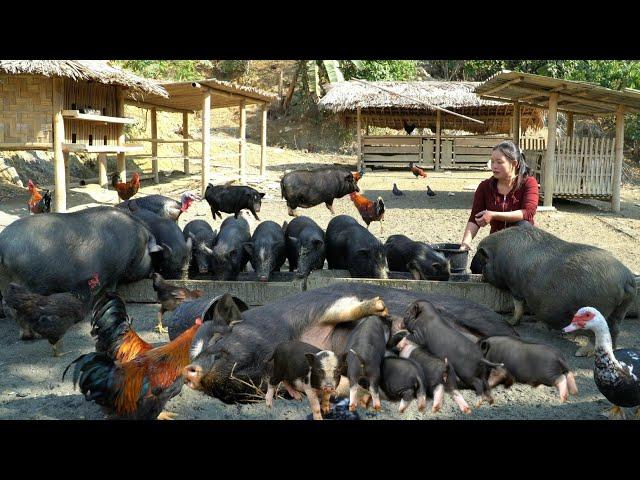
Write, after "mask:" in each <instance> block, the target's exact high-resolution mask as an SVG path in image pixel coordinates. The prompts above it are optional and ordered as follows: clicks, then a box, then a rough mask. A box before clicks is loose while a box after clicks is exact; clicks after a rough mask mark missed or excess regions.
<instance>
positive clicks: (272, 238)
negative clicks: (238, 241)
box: [244, 220, 287, 282]
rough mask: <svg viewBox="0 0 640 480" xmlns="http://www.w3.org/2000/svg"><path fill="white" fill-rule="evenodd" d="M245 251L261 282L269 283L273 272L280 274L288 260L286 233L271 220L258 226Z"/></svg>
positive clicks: (245, 245)
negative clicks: (281, 268)
mask: <svg viewBox="0 0 640 480" xmlns="http://www.w3.org/2000/svg"><path fill="white" fill-rule="evenodd" d="M244 249H245V251H246V252H247V254H248V256H249V260H250V261H251V266H252V267H253V270H254V271H255V272H256V273H257V274H258V279H259V280H260V281H261V282H267V281H269V276H270V275H271V272H279V271H280V267H282V265H283V264H284V261H285V260H286V259H287V256H286V251H285V238H284V232H283V231H282V228H281V227H280V225H278V224H277V223H275V222H272V221H270V220H268V221H266V222H262V223H261V224H260V225H258V227H257V228H256V229H255V231H254V232H253V236H252V237H251V241H250V242H247V243H245V244H244Z"/></svg>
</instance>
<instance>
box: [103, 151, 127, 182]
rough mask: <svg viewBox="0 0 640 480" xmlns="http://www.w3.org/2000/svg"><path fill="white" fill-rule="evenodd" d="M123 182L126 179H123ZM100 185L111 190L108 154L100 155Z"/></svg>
mask: <svg viewBox="0 0 640 480" xmlns="http://www.w3.org/2000/svg"><path fill="white" fill-rule="evenodd" d="M121 180H122V181H123V182H124V181H125V179H121ZM98 183H99V184H100V186H101V187H102V188H104V189H108V188H109V179H108V177H107V154H106V153H99V154H98Z"/></svg>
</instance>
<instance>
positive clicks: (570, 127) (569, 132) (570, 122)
mask: <svg viewBox="0 0 640 480" xmlns="http://www.w3.org/2000/svg"><path fill="white" fill-rule="evenodd" d="M567 137H569V138H571V137H573V112H568V113H567Z"/></svg>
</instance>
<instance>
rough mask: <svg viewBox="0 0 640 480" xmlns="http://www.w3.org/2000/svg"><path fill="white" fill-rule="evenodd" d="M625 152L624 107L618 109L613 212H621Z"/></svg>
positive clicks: (612, 196) (612, 193)
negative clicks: (621, 184)
mask: <svg viewBox="0 0 640 480" xmlns="http://www.w3.org/2000/svg"><path fill="white" fill-rule="evenodd" d="M623 152H624V105H618V108H617V109H616V159H615V162H614V164H613V185H612V188H611V210H612V211H613V212H619V211H620V182H621V181H622V159H623Z"/></svg>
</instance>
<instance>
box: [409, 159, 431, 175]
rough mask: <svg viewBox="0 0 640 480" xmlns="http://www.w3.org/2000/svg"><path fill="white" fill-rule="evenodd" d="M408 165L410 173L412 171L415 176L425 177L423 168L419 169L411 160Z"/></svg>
mask: <svg viewBox="0 0 640 480" xmlns="http://www.w3.org/2000/svg"><path fill="white" fill-rule="evenodd" d="M409 166H410V167H411V173H413V174H414V175H415V177H416V178H418V177H422V178H427V174H426V172H425V171H424V170H423V169H421V168H420V167H416V166H415V165H414V164H413V162H411V163H410V164H409Z"/></svg>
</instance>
